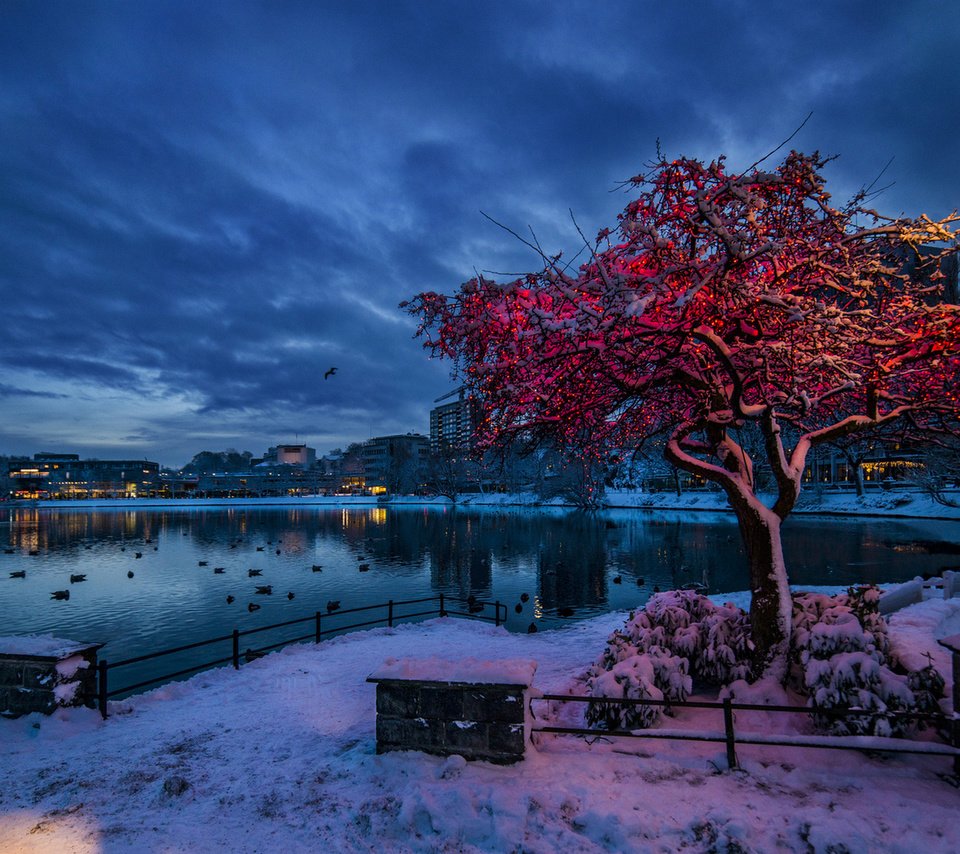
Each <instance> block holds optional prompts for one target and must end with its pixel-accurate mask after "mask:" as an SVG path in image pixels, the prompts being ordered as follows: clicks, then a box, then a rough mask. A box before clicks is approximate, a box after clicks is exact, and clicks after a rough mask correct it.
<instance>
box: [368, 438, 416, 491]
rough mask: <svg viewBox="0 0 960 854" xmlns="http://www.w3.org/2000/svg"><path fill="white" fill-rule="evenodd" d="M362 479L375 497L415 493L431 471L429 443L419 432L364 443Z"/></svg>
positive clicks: (374, 439)
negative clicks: (388, 494) (383, 494)
mask: <svg viewBox="0 0 960 854" xmlns="http://www.w3.org/2000/svg"><path fill="white" fill-rule="evenodd" d="M361 457H362V459H363V476H364V483H365V486H366V488H367V489H368V490H369V491H370V492H372V493H373V494H374V495H377V494H381V493H391V494H395V495H411V494H413V493H415V492H418V491H419V490H420V489H421V488H422V486H423V484H424V482H425V481H426V480H427V477H428V476H429V471H430V440H429V439H427V437H426V436H422V435H420V434H419V433H406V434H398V435H394V436H377V437H375V438H373V439H370V440H368V441H366V442H364V443H363V447H362V450H361Z"/></svg>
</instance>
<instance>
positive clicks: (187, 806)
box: [0, 594, 960, 854]
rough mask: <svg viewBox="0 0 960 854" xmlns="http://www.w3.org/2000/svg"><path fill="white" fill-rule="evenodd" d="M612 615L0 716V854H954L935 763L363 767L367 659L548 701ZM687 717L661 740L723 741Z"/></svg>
mask: <svg viewBox="0 0 960 854" xmlns="http://www.w3.org/2000/svg"><path fill="white" fill-rule="evenodd" d="M722 598H723V599H724V600H737V599H738V598H745V594H736V595H728V596H724V597H722ZM625 618H626V614H624V613H614V614H605V615H603V616H600V617H596V618H594V619H591V620H584V621H581V622H577V623H574V624H570V625H569V626H567V627H565V628H563V629H558V630H554V631H544V632H540V633H537V634H534V635H522V634H510V633H508V632H506V631H505V630H504V629H503V628H495V627H493V626H490V625H487V624H482V623H476V622H468V621H465V620H457V619H454V618H444V619H437V620H431V621H429V622H426V623H422V624H417V625H403V626H399V627H395V628H392V629H387V628H383V629H374V630H371V631H366V632H356V633H354V634H350V635H345V636H342V637H338V638H334V639H331V640H329V641H326V642H324V643H323V644H322V645H320V646H315V645H312V644H309V645H308V644H304V645H297V646H291V647H287V648H285V649H282V650H280V651H278V652H276V653H274V654H272V655H268V656H266V657H264V658H261V659H258V660H256V661H254V662H252V663H251V664H249V665H245V666H244V667H242V668H241V669H240V671H239V672H235V671H233V670H232V669H231V668H223V669H218V670H213V671H208V672H206V673H202V674H199V675H197V676H195V677H194V678H192V679H190V680H189V681H186V682H181V683H173V684H169V685H165V686H163V687H161V688H159V689H156V690H154V691H152V692H149V693H147V694H143V695H138V696H136V697H132V698H129V699H127V700H123V701H119V702H116V703H112V704H111V717H110V718H109V719H108V720H107V721H102V720H101V719H100V717H99V715H98V714H97V713H96V711H94V710H90V709H83V708H66V709H60V710H58V711H56V712H55V713H54V714H53V715H52V716H50V717H43V716H40V715H30V716H26V717H23V718H18V719H16V720H0V767H2V768H3V776H4V785H3V787H2V789H0V850H2V851H4V852H8V851H9V852H58V854H59V852H94V851H104V850H116V851H165V852H173V851H231V852H246V851H263V852H266V851H277V850H286V851H291V852H295V851H307V850H328V851H378V852H379V851H386V852H408V851H410V852H419V851H449V852H478V851H496V852H500V851H524V852H531V854H536V852H544V854H546V852H599V851H644V852H646V851H651V852H670V851H677V850H684V851H689V852H696V851H703V852H706V851H742V852H765V851H774V850H783V851H828V850H834V851H848V852H853V853H854V854H856V852H863V854H866V852H903V854H907V852H915V851H925V852H930V854H934V852H948V851H950V852H952V851H957V850H960V823H958V822H957V821H956V809H957V803H958V797H960V795H958V792H957V790H956V789H955V788H953V787H952V786H951V785H949V784H948V783H947V782H945V781H944V780H943V779H941V778H940V777H939V776H938V775H939V774H941V773H947V772H949V770H950V760H949V759H948V758H945V757H934V756H912V755H888V754H883V755H881V754H876V753H869V754H862V753H860V752H856V751H829V752H826V751H821V750H818V749H809V748H803V747H797V746H791V747H777V746H772V745H767V744H760V745H746V744H744V745H738V748H737V750H738V756H739V760H740V764H741V766H742V770H738V771H733V772H730V771H727V770H725V769H726V763H725V759H724V756H725V751H724V747H723V745H722V744H711V743H704V742H692V741H666V740H655V741H654V740H644V739H637V740H628V739H617V740H604V739H597V740H592V741H591V742H587V741H585V740H582V739H577V738H571V737H564V736H552V735H545V734H544V735H538V736H536V737H535V739H536V741H537V745H536V746H535V747H530V746H528V751H527V758H526V759H525V760H524V761H523V762H521V763H519V764H517V765H513V766H494V765H489V764H486V763H483V762H466V761H464V760H463V759H461V758H460V757H449V758H442V757H434V756H427V755H424V754H419V753H413V752H409V753H408V752H399V753H387V754H384V755H382V756H378V755H377V754H376V752H375V733H374V729H375V686H374V685H372V684H369V683H368V682H367V681H366V678H367V674H368V673H369V672H370V671H371V669H372V668H376V667H377V666H379V665H380V664H381V663H384V662H387V661H388V660H390V659H420V660H427V659H431V658H433V659H440V660H446V661H454V662H455V661H457V660H465V659H468V658H471V657H477V656H483V658H484V659H488V660H489V661H491V662H497V661H510V660H514V661H515V660H518V659H519V660H523V661H526V662H531V661H535V662H537V670H536V679H535V683H534V689H535V690H539V691H542V692H545V693H554V692H556V693H563V692H564V691H566V690H568V689H570V688H573V687H574V679H575V678H576V677H578V676H580V675H581V674H583V673H584V672H585V671H586V669H587V668H588V667H589V666H590V664H592V663H593V662H594V661H595V660H596V658H597V656H598V655H599V654H600V653H601V652H602V650H603V648H604V645H605V643H606V639H607V637H608V636H609V635H610V633H611V632H612V631H613V630H614V629H616V628H620V627H621V626H622V625H623V623H624V620H625ZM958 630H960V600H950V601H944V600H929V601H925V602H921V603H918V604H916V605H912V606H910V607H908V608H906V609H904V610H902V611H899V612H897V613H896V614H894V615H893V616H892V617H891V619H890V632H891V643H892V644H893V645H894V646H896V648H897V651H898V653H899V654H904V653H907V654H911V655H914V656H917V657H922V653H923V652H924V651H926V650H928V649H929V650H939V653H938V656H939V657H938V658H937V659H936V661H937V663H938V666H939V665H940V664H949V658H948V657H947V652H946V650H944V649H943V648H942V647H939V646H938V644H937V643H936V638H942V637H947V636H949V635H952V634H956V633H957V631H958ZM924 663H925V660H924ZM508 669H509V668H508ZM944 676H945V677H946V678H947V680H948V682H949V680H950V669H949V666H947V667H946V669H945V671H944ZM577 687H578V688H582V685H580V686H577ZM948 690H949V685H948ZM580 692H582V691H580ZM547 705H548V702H547V701H542V700H541V701H538V702H537V704H536V706H535V708H536V714H537V715H539V716H541V719H542V717H543V714H544V707H545V706H547ZM566 705H567V706H569V707H573V706H581V705H583V704H572V703H571V704H566ZM564 713H565V714H567V713H568V712H567V711H566V710H565V712H564ZM581 713H582V711H581ZM692 714H693V715H694V718H693V719H692V720H686V719H685V718H682V717H680V716H678V717H677V718H675V719H674V720H673V721H672V722H671V723H670V726H671V728H676V729H677V730H678V731H680V730H684V731H685V730H686V728H687V727H688V726H692V727H694V728H695V729H697V730H702V731H719V729H720V728H721V727H722V723H720V722H719V721H717V719H716V717H708V715H710V714H712V710H705V711H703V713H702V714H703V716H702V717H697V716H696V715H697V714H698V713H697V712H692ZM776 717H777V716H776V715H774V714H772V713H764V712H757V713H751V712H740V713H738V719H737V727H738V731H740V729H741V728H742V731H743V732H744V734H746V733H748V732H749V733H755V734H757V737H758V740H763V739H764V738H765V737H766V736H767V735H769V734H770V732H771V730H772V729H773V726H774V724H773V720H774V719H775V718H776ZM781 717H782V716H781ZM790 735H791V736H792V737H793V739H794V740H795V741H797V742H798V743H799V742H801V741H803V740H804V737H805V734H804V733H803V732H802V731H801V730H798V729H795V730H794V731H793V732H791V733H790ZM865 744H867V743H865ZM867 746H874V745H873V741H871V742H869V744H867Z"/></svg>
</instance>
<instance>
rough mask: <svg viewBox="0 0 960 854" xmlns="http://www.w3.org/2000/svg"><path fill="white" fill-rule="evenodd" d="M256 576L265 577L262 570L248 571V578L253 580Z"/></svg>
mask: <svg viewBox="0 0 960 854" xmlns="http://www.w3.org/2000/svg"><path fill="white" fill-rule="evenodd" d="M255 575H263V570H262V569H248V570H247V578H253V577H254V576H255Z"/></svg>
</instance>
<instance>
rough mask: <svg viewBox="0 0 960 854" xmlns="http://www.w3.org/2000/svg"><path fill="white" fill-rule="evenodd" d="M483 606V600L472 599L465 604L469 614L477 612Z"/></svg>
mask: <svg viewBox="0 0 960 854" xmlns="http://www.w3.org/2000/svg"><path fill="white" fill-rule="evenodd" d="M483 608H484V605H483V602H476V601H474V602H473V603H472V604H470V605H468V606H467V610H468V611H469V612H470V613H471V614H479V613H480V612H481V611H482V610H483Z"/></svg>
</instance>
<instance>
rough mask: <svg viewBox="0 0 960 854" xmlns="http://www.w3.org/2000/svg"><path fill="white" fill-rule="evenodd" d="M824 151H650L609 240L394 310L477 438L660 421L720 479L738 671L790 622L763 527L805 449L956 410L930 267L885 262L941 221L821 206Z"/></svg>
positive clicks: (626, 431) (574, 437)
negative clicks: (763, 154)
mask: <svg viewBox="0 0 960 854" xmlns="http://www.w3.org/2000/svg"><path fill="white" fill-rule="evenodd" d="M825 163H826V160H825V159H824V158H822V157H820V156H819V155H817V154H813V155H804V154H799V153H797V152H791V153H790V154H789V155H788V156H787V157H786V158H785V159H784V160H783V161H782V162H781V163H780V164H779V165H777V166H776V168H772V169H760V168H757V166H756V165H755V166H753V167H751V168H749V169H748V170H746V171H744V172H741V173H738V172H734V171H731V170H729V169H728V168H727V166H726V163H725V162H724V160H723V159H722V158H721V159H719V160H717V161H715V162H713V163H709V164H706V163H703V162H701V161H698V160H693V159H687V158H681V159H677V160H672V161H667V160H665V159H661V160H659V161H657V162H656V163H654V164H652V165H651V167H650V169H649V171H648V172H647V173H646V174H643V175H639V176H637V177H635V178H633V179H632V180H631V181H630V182H629V183H630V185H631V186H632V187H633V189H634V190H635V191H636V193H637V195H636V198H635V199H634V200H633V201H631V202H630V203H629V204H628V205H627V207H626V209H625V210H624V211H623V213H622V214H621V215H620V218H619V228H618V230H617V231H616V233H613V232H611V231H610V230H608V229H604V230H602V231H601V232H600V233H599V234H598V236H597V238H596V240H595V241H593V242H591V243H587V241H585V243H587V249H588V251H589V259H588V261H587V262H586V263H585V264H584V265H583V266H582V267H581V268H580V270H579V272H577V273H574V272H572V271H569V270H568V268H567V267H566V266H564V265H563V264H562V263H561V262H560V258H559V256H555V257H547V256H543V260H544V267H543V269H542V270H540V271H539V272H536V273H531V274H529V275H526V276H523V277H521V278H519V279H517V280H515V281H512V282H508V283H505V284H504V283H497V282H493V281H491V280H489V279H486V278H484V277H478V278H475V279H472V280H471V281H469V282H467V283H466V284H464V285H463V286H462V287H461V288H460V290H459V291H458V292H457V293H456V294H454V295H453V296H452V297H447V296H443V295H440V294H436V293H422V294H420V295H419V296H417V297H416V298H415V299H414V300H413V301H412V302H411V303H410V304H409V305H408V308H409V310H410V311H411V312H412V313H414V314H416V315H418V316H419V318H420V320H421V333H422V334H423V335H424V336H425V338H426V341H425V346H426V347H427V348H428V349H430V350H431V351H432V353H433V354H434V355H437V356H444V357H447V358H450V359H452V360H453V361H454V364H455V368H456V371H457V373H458V381H459V382H461V383H463V384H465V385H466V386H467V387H468V389H469V391H470V393H472V394H474V395H475V396H476V398H477V399H478V400H479V401H480V403H481V406H482V423H481V426H480V435H481V437H482V438H483V439H484V440H485V441H486V442H487V443H502V442H506V441H509V440H510V439H511V437H513V436H516V435H519V434H523V435H526V436H533V437H536V438H538V439H541V440H543V441H549V442H554V443H557V444H558V445H561V446H563V447H565V448H569V449H575V450H576V451H577V452H579V453H581V454H582V455H583V456H584V458H587V457H592V458H597V457H599V455H600V454H601V453H602V451H603V449H606V448H629V447H633V446H636V445H638V444H640V443H642V442H643V441H644V440H646V439H649V438H651V437H657V436H663V437H665V438H666V442H665V445H664V454H665V457H666V459H667V460H668V461H669V462H670V463H672V464H673V465H674V466H676V467H678V468H680V469H683V470H685V471H687V472H689V473H691V474H694V475H697V476H699V477H701V478H703V479H705V480H708V481H712V482H714V483H716V484H717V485H718V486H719V487H720V488H721V489H722V490H723V491H724V492H725V494H726V496H727V499H728V501H729V503H730V505H731V507H732V508H733V509H734V511H735V512H736V514H737V519H738V522H739V525H740V532H741V535H742V538H743V541H744V544H745V547H746V552H747V556H748V562H749V568H750V583H751V588H752V590H753V601H752V606H751V623H752V632H753V643H754V648H755V659H754V672H755V673H757V674H760V673H767V674H769V675H774V676H778V677H783V675H784V673H785V666H786V655H787V649H788V647H789V637H790V631H791V600H790V594H789V586H788V582H787V573H786V567H785V566H784V562H783V554H782V548H781V542H780V525H781V523H782V521H783V520H784V519H786V518H787V516H788V515H789V513H790V511H791V510H792V508H793V506H794V504H795V502H796V500H797V497H798V495H799V493H800V488H801V482H802V475H803V471H804V467H805V462H806V459H807V455H808V454H809V452H810V451H811V449H812V448H814V447H817V446H819V445H823V444H825V443H828V442H832V441H836V440H840V439H842V438H845V437H850V436H853V435H854V434H858V433H867V432H874V431H876V430H877V428H879V427H883V426H891V427H895V428H896V430H897V432H898V435H899V437H900V438H901V439H904V440H906V439H911V440H918V441H919V440H923V439H924V438H925V437H927V438H928V437H929V436H931V435H932V434H933V433H935V432H936V431H948V430H955V429H957V411H958V406H960V391H958V376H960V336H958V335H957V329H958V327H960V307H957V306H955V305H949V304H944V303H942V302H940V301H938V300H939V296H940V293H941V291H942V287H940V284H939V282H938V281H936V279H937V275H938V274H937V273H936V272H935V273H934V274H933V276H932V278H933V279H934V283H933V286H931V285H930V283H929V282H925V281H923V280H921V279H918V278H916V277H912V276H911V275H909V273H908V271H907V270H906V269H905V265H904V262H903V259H904V258H909V257H912V255H916V254H917V253H918V251H919V248H920V247H923V246H930V245H933V244H937V243H940V244H941V245H942V244H944V243H951V242H952V241H953V240H954V238H955V232H954V230H953V228H952V224H953V223H954V222H955V221H956V219H957V218H956V216H954V217H950V218H948V219H945V220H943V221H940V222H936V221H932V220H930V219H929V218H927V217H924V216H921V217H919V218H916V219H906V218H900V219H892V218H888V217H883V216H881V215H880V214H878V213H876V212H875V211H872V210H869V209H867V208H866V207H865V206H864V201H865V199H864V196H863V194H861V195H860V196H858V197H857V198H855V199H853V200H852V201H851V202H850V203H849V204H847V205H845V206H843V207H841V208H837V207H834V206H833V205H832V204H831V200H830V195H829V194H828V193H827V191H826V187H825V181H824V178H823V175H822V168H823V166H824V165H825ZM938 251H939V250H938ZM934 254H936V252H935V253H934ZM925 258H926V259H927V260H929V256H925ZM934 269H936V266H934ZM788 426H789V427H790V428H792V432H791V436H792V437H795V438H789V439H788V438H787V437H786V435H785V432H784V431H785V428H786V427H788ZM751 433H752V434H754V435H755V437H756V438H755V441H754V445H755V447H757V448H759V449H760V455H761V457H762V458H763V459H765V461H766V463H767V465H768V466H769V470H770V472H771V478H772V480H773V484H774V486H775V490H776V495H775V498H774V501H773V503H772V506H769V507H768V506H766V505H765V504H764V503H763V502H762V501H761V500H760V499H759V498H758V496H757V481H756V477H755V467H754V460H753V457H752V456H751V453H750V450H749V447H750V446H749V442H747V441H745V440H744V438H743V437H744V436H745V435H747V434H751Z"/></svg>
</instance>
